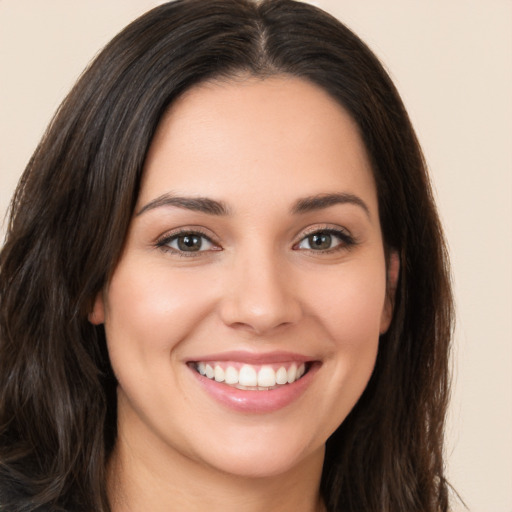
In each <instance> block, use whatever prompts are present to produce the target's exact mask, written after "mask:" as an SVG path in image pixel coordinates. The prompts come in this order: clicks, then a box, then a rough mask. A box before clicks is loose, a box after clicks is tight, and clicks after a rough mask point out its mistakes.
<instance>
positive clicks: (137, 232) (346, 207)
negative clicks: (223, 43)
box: [90, 76, 398, 512]
mask: <svg viewBox="0 0 512 512" xmlns="http://www.w3.org/2000/svg"><path fill="white" fill-rule="evenodd" d="M332 193H339V194H350V197H351V198H357V201H358V202H353V201H352V202H348V203H347V202H345V203H337V204H332V205H330V206H325V205H324V206H323V207H321V208H320V207H319V208H315V209H313V210H311V211H306V212H301V213H297V212H293V211H292V210H293V207H294V205H296V203H297V201H298V200H299V199H301V198H304V197H311V196H322V195H325V194H332ZM163 194H169V195H173V196H186V197H195V198H197V197H206V198H210V199H213V200H215V201H222V202H223V204H225V205H226V207H227V209H228V210H229V214H228V215H212V214H209V213H205V212H201V211H192V210H190V209H188V208H185V207H182V206H176V205H169V204H159V203H157V204H155V203H154V201H155V200H156V199H158V198H161V197H162V195H163ZM160 203H162V201H160ZM148 205H151V206H148ZM180 229H184V230H188V231H198V230H199V231H200V232H201V233H203V234H204V235H206V236H207V237H208V239H209V240H210V241H207V240H206V239H203V246H202V249H204V250H200V251H196V252H194V253H192V255H190V254H191V253H190V252H189V253H186V254H185V256H184V255H183V252H182V253H179V251H178V250H177V247H178V246H177V239H174V240H171V242H169V244H168V245H167V246H161V245H162V244H161V241H162V239H163V238H165V237H166V236H167V237H168V235H173V234H175V233H176V230H180ZM326 229H336V230H342V234H343V235H344V238H343V237H341V238H339V237H338V236H335V235H331V246H330V247H331V248H330V249H329V250H324V251H319V250H316V249H314V248H312V245H311V239H310V238H308V235H309V234H311V232H312V231H316V232H318V231H322V230H324V232H325V230H326ZM345 235H347V236H349V237H350V238H351V240H352V242H353V243H352V244H350V243H347V240H348V239H347V237H346V236H345ZM159 242H160V243H159ZM169 245H170V246H169ZM178 248H179V247H178ZM187 254H188V256H187ZM397 275H398V263H397V257H396V255H394V254H392V256H391V258H390V263H389V266H388V268H386V258H385V253H384V247H383V241H382V235H381V228H380V223H379V216H378V204H377V193H376V188H375V182H374V180H373V176H372V171H371V168H370V164H369V160H368V157H367V155H366V151H365V148H364V145H363V143H362V140H361V138H360V136H359V133H358V130H357V127H356V125H355V123H354V122H353V121H352V119H351V118H350V116H349V115H348V114H347V112H346V111H345V110H344V109H343V108H342V107H341V106H340V105H339V104H338V103H337V102H335V101H334V100H333V99H332V98H331V97H329V96H328V95H327V94H326V93H325V92H324V91H323V90H322V89H320V88H318V87H317V86H315V85H312V84H310V83H308V82H306V81H303V80H301V79H298V78H292V77H284V76H280V77H273V78H269V79H266V80H259V79H254V78H240V79H237V80H232V81H229V82H226V81H224V82H210V83H206V84H202V85H200V86H197V87H195V88H193V89H191V90H189V91H188V92H187V93H186V94H185V95H183V96H182V97H181V98H180V99H179V100H178V101H177V102H175V103H174V104H173V106H172V107H171V109H170V110H169V111H168V112H167V114H166V115H165V116H164V118H163V120H162V122H161V124H160V126H159V129H158V131H157V133H156V135H155V138H154V140H153V142H152V145H151V148H150V151H149V155H148V158H147V161H146V164H145V169H144V179H143V182H142V186H141V190H140V196H139V199H138V204H137V207H136V210H135V215H134V217H133V219H132V222H131V226H130V229H129V233H128V236H127V240H126V244H125V248H124V252H123V254H122V256H121V259H120V261H119V264H118V265H117V268H116V270H115V271H114V273H113V275H112V277H111V280H110V281H109V283H108V286H107V287H106V288H105V290H104V292H103V293H102V294H101V295H99V296H98V297H97V299H96V301H95V305H94V310H93V311H92V313H91V315H90V320H91V322H93V323H95V324H100V323H104V324H105V329H106V334H107V340H108V349H109V354H110V358H111V361H112V366H113V369H114V372H115V374H116V376H117V378H118V381H119V390H118V397H119V404H118V413H119V414H118V416H119V426H118V428H119V436H118V441H117V444H116V447H115V450H114V455H113V457H112V461H111V464H110V468H109V469H110V473H109V474H110V480H109V486H110V494H111V498H112V502H113V509H114V511H116V510H123V511H127V510H128V511H142V510H153V511H157V512H158V511H163V510H166V511H169V510H170V511H174V510H176V511H178V510H179V511H182V510H189V511H196V510H197V511H199V510H205V509H206V507H207V508H208V510H210V511H212V510H213V511H216V510H219V511H220V510H222V512H226V511H231V510H233V511H235V510H237V511H238V510H240V509H241V508H242V509H243V510H244V511H249V512H251V511H252V512H256V511H267V510H273V511H281V510H282V511H284V510H296V511H304V512H306V511H309V512H311V511H315V510H316V511H317V510H322V503H321V500H320V497H319V491H318V489H319V482H320V477H321V470H322V462H323V458H324V446H325V442H326V440H327V438H328V437H329V435H330V434H331V433H332V432H333V431H334V430H335V429H336V428H337V427H338V426H339V425H340V424H341V423H342V422H343V420H344V419H345V417H346V416H347V414H348V413H349V412H350V410H351V409H352V407H353V406H354V404H355V403H356V401H357V400H358V398H359V397H360V395H361V393H362V392H363V390H364V388H365V386H366V384H367V382H368V380H369V378H370V375H371V373H372V370H373V367H374V363H375V358H376V354H377V349H378V341H379V335H380V334H381V333H383V332H384V331H385V330H386V329H387V328H388V326H389V323H390V319H391V312H392V304H391V302H392V295H393V287H394V282H395V281H396V276H397ZM389 276H391V278H389ZM232 350H244V351H248V352H250V353H256V354H261V353H264V354H267V353H272V352H274V351H287V352H294V353H299V354H301V355H306V356H308V357H309V358H311V359H314V360H315V361H317V371H316V372H315V374H314V375H313V378H312V379H311V381H310V383H309V385H308V386H307V388H306V389H305V391H304V392H303V393H302V394H301V395H300V396H299V398H297V399H296V400H294V401H293V402H292V403H290V404H289V405H287V406H286V407H283V408H281V409H279V410H277V411H271V412H266V413H251V412H243V411H239V410H233V409H230V408H228V407H226V406H225V405H224V404H220V403H219V402H217V401H216V400H214V399H213V398H212V397H211V396H210V395H209V394H208V393H206V392H205V391H204V389H203V387H202V386H201V385H199V383H198V379H197V375H196V374H195V372H194V371H193V370H191V368H190V367H189V366H188V365H187V362H188V361H190V360H191V359H197V358H200V356H206V355H208V354H213V353H215V354H217V353H222V352H226V351H232ZM260 393H261V392H260ZM263 393H264V392H263Z"/></svg>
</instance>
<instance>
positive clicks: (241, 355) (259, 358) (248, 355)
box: [188, 350, 315, 364]
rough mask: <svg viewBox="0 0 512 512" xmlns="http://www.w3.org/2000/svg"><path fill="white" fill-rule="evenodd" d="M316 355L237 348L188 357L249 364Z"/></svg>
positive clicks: (302, 358) (298, 360)
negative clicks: (263, 351)
mask: <svg viewBox="0 0 512 512" xmlns="http://www.w3.org/2000/svg"><path fill="white" fill-rule="evenodd" d="M314 360H315V358H314V357H309V356H306V355H303V354H297V353H295V352H282V351H278V352H265V353H257V352H248V351H244V350H236V351H229V352H221V353H218V354H208V355H201V356H199V357H192V358H188V361H189V362H197V361H201V362H205V363H207V362H209V361H219V362H220V361H237V362H241V363H247V364H271V363H286V362H300V363H307V362H310V361H314Z"/></svg>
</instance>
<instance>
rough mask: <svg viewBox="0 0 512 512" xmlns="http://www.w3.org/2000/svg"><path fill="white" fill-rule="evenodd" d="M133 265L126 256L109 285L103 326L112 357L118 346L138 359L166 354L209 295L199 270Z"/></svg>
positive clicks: (205, 307)
mask: <svg viewBox="0 0 512 512" xmlns="http://www.w3.org/2000/svg"><path fill="white" fill-rule="evenodd" d="M133 267H134V265H131V264H130V263H129V262H125V263H124V264H123V265H122V266H120V267H118V269H117V270H116V272H115V274H114V277H113V279H112V281H111V283H110V286H109V290H108V300H107V303H106V318H105V329H106V335H107V340H108V343H109V351H110V354H111V358H112V359H114V358H115V357H116V356H117V355H119V354H118V352H119V351H121V354H120V355H121V356H123V357H128V356H129V355H130V351H131V352H132V355H133V356H134V357H135V356H136V357H138V358H142V359H145V358H149V356H150V355H151V354H153V355H154V354H155V353H159V354H160V353H162V354H164V353H165V354H167V356H168V355H169V351H170V350H172V349H173V347H174V346H175V345H177V344H179V343H180V341H181V340H182V339H183V338H184V337H185V336H187V335H189V334H190V333H191V332H192V331H193V330H194V328H195V327H196V326H197V325H198V324H199V323H200V322H201V320H202V319H203V318H204V317H205V316H206V315H207V314H208V312H209V311H210V308H211V303H212V298H211V297H210V294H209V292H208V288H207V287H205V286H204V279H202V277H201V275H199V274H200V273H197V272H196V273H193V272H188V273H187V272H181V273H180V272H170V271H169V270H168V269H166V268H162V266H161V265H153V266H152V265H149V266H148V265H146V267H145V268H142V269H141V266H140V265H139V266H138V268H137V270H135V269H134V268H133Z"/></svg>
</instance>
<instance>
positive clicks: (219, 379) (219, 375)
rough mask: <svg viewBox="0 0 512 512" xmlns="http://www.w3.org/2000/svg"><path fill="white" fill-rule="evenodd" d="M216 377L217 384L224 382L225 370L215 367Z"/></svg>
mask: <svg viewBox="0 0 512 512" xmlns="http://www.w3.org/2000/svg"><path fill="white" fill-rule="evenodd" d="M214 376H215V380H216V381H217V382H224V370H223V369H222V368H221V367H220V366H219V365H216V366H215V370H214Z"/></svg>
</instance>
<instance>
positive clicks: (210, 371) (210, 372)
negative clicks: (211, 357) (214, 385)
mask: <svg viewBox="0 0 512 512" xmlns="http://www.w3.org/2000/svg"><path fill="white" fill-rule="evenodd" d="M205 372H206V376H207V377H208V378H209V379H213V377H214V376H215V371H214V370H213V368H212V367H211V366H210V365H209V364H207V365H206V368H205Z"/></svg>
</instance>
